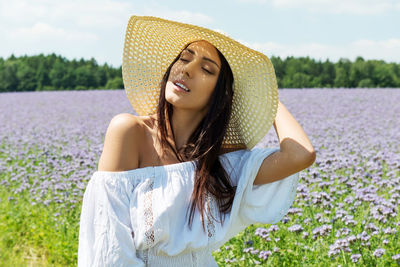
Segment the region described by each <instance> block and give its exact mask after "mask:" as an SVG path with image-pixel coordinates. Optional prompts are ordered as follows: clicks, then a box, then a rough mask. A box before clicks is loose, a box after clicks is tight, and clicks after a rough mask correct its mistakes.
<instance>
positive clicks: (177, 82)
mask: <svg viewBox="0 0 400 267" xmlns="http://www.w3.org/2000/svg"><path fill="white" fill-rule="evenodd" d="M173 83H174V84H175V85H176V86H177V87H179V88H181V89H183V90H184V91H185V92H190V89H189V87H188V86H187V84H186V83H185V82H184V81H183V80H175V81H174V82H173Z"/></svg>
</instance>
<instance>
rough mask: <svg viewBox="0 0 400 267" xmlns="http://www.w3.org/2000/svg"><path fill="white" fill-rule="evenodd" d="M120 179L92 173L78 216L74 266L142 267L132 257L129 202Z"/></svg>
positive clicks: (133, 250) (134, 249)
mask: <svg viewBox="0 0 400 267" xmlns="http://www.w3.org/2000/svg"><path fill="white" fill-rule="evenodd" d="M124 182H127V181H120V179H110V177H108V175H107V174H104V173H98V172H95V173H94V175H93V176H92V178H91V179H90V180H89V183H88V185H87V187H86V190H85V193H84V196H83V202H82V210H81V215H80V228H79V248H78V266H79V267H86V266H144V263H143V261H142V260H141V259H139V258H137V256H136V248H135V244H134V239H133V234H134V233H133V231H132V227H131V223H130V218H129V200H128V197H127V194H126V192H124V190H123V188H124V186H123V185H122V183H124Z"/></svg>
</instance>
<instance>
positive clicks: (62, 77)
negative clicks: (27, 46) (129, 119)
mask: <svg viewBox="0 0 400 267" xmlns="http://www.w3.org/2000/svg"><path fill="white" fill-rule="evenodd" d="M97 88H107V89H108V88H110V89H115V88H123V83H122V69H121V67H119V68H113V67H110V66H109V65H107V64H104V65H103V66H100V65H98V64H97V62H96V60H95V59H93V58H92V59H90V60H84V59H80V60H75V59H74V60H71V61H70V60H67V59H66V58H64V57H62V56H58V55H55V54H50V55H47V56H45V55H43V54H40V55H37V56H21V57H15V56H13V55H11V56H10V57H9V58H8V59H6V60H4V59H3V58H0V92H15V91H53V90H88V89H97Z"/></svg>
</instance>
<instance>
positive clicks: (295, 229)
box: [288, 224, 304, 233]
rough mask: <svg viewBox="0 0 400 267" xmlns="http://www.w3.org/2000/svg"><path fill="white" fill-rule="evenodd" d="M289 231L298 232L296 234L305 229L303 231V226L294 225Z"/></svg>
mask: <svg viewBox="0 0 400 267" xmlns="http://www.w3.org/2000/svg"><path fill="white" fill-rule="evenodd" d="M288 230H289V231H290V232H296V233H298V232H301V231H303V230H304V229H303V227H302V226H301V225H299V224H294V225H292V226H290V227H289V228H288Z"/></svg>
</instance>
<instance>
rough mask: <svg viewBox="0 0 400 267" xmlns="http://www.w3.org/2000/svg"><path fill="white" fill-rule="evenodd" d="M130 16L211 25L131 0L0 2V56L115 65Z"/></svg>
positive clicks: (195, 15) (196, 15)
mask: <svg viewBox="0 0 400 267" xmlns="http://www.w3.org/2000/svg"><path fill="white" fill-rule="evenodd" d="M136 3H137V2H136ZM131 15H148V16H158V17H163V18H166V19H171V20H176V21H181V22H185V23H192V24H196V25H201V26H207V25H208V24H210V23H211V22H212V21H213V19H212V18H211V17H209V16H207V15H205V14H202V13H199V12H190V11H186V10H181V9H172V7H165V6H162V5H158V4H153V5H151V4H148V3H143V4H140V3H137V4H135V3H133V1H131V0H35V1H32V0H13V1H10V0H0V36H1V40H2V41H0V57H8V56H10V55H11V54H14V55H16V56H19V55H25V54H27V55H33V54H38V53H44V54H48V53H57V54H60V55H62V56H65V57H67V58H81V57H84V58H91V57H94V58H96V59H98V60H99V61H98V62H99V63H100V64H102V63H105V62H108V63H111V64H112V65H114V66H119V65H121V57H122V50H123V43H124V37H125V29H126V25H127V23H128V21H129V18H130V16H131ZM3 40H6V42H4V41H3Z"/></svg>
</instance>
